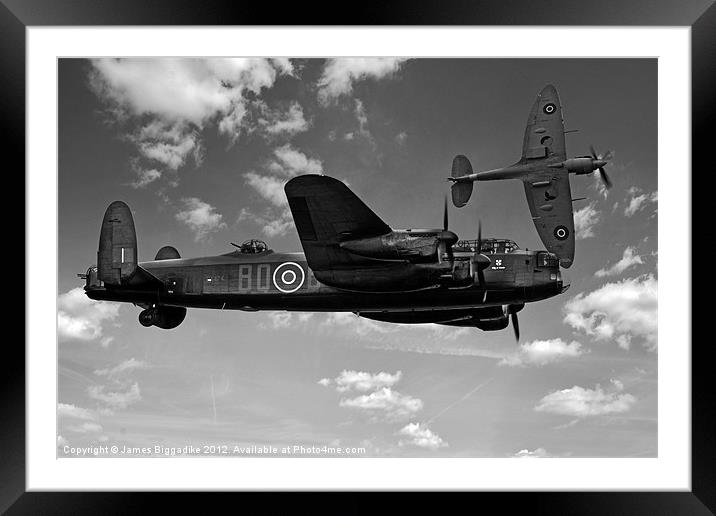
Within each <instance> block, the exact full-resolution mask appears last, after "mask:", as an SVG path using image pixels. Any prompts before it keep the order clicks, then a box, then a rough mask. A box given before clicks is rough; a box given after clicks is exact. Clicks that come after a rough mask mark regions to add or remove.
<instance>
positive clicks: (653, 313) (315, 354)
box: [57, 58, 658, 458]
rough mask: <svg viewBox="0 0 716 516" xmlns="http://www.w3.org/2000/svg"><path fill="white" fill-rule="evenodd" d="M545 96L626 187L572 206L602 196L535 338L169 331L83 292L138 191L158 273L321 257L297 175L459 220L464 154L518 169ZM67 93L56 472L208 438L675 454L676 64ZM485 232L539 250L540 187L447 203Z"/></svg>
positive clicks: (283, 68)
mask: <svg viewBox="0 0 716 516" xmlns="http://www.w3.org/2000/svg"><path fill="white" fill-rule="evenodd" d="M548 83H552V84H554V85H555V86H556V87H557V89H558V91H559V94H560V98H561V101H562V105H563V114H564V117H565V128H566V130H568V131H569V130H578V131H577V132H571V133H569V134H568V135H567V154H568V156H569V157H574V156H582V155H586V154H588V153H589V145H590V144H593V145H594V147H595V148H596V149H597V151H598V152H599V153H600V154H603V153H606V151H607V150H613V152H614V158H613V159H612V161H611V162H610V163H609V165H608V166H607V171H608V173H609V174H610V178H611V179H612V181H613V183H614V187H613V188H612V189H611V190H609V191H606V190H604V188H603V187H602V186H601V184H600V182H599V180H598V176H595V175H589V176H574V175H571V176H570V179H571V184H572V193H573V197H575V198H576V197H587V199H586V200H583V201H576V202H575V204H574V209H575V227H576V234H577V240H576V253H575V262H574V265H573V266H572V267H571V268H570V269H569V270H568V271H566V272H564V274H566V276H567V277H568V278H569V281H570V282H571V287H570V288H569V290H567V291H566V292H565V293H563V294H561V295H559V296H556V297H553V298H551V299H548V300H545V301H540V302H538V303H531V304H528V305H527V306H526V307H525V308H524V309H523V310H522V311H521V312H520V329H521V341H520V342H519V343H516V342H515V339H514V335H513V333H512V330H511V329H506V330H503V331H499V332H482V331H481V330H478V329H476V328H450V327H444V326H438V325H413V326H411V325H396V324H390V323H380V322H375V321H369V320H365V319H361V318H358V317H356V316H355V315H353V314H350V313H348V314H346V313H331V314H317V313H288V312H259V313H244V312H233V311H212V310H199V309H190V310H189V312H188V314H187V317H186V319H185V321H184V322H183V323H182V324H181V325H180V326H179V327H178V328H176V329H174V330H161V329H158V328H144V327H142V326H140V325H139V323H138V322H137V316H138V313H139V311H140V310H139V309H138V308H136V307H134V306H132V305H126V304H124V305H122V304H115V303H108V302H95V301H91V300H89V299H87V298H86V296H84V294H83V292H82V286H83V281H82V280H81V279H79V278H78V277H77V273H83V272H85V271H86V269H87V268H88V267H89V266H90V265H93V264H94V263H95V260H96V252H97V244H98V239H99V229H100V224H101V220H102V215H103V213H104V210H105V208H106V207H107V205H108V204H109V203H110V202H112V201H113V200H117V199H119V200H123V201H125V202H127V203H128V204H129V206H130V207H131V209H132V212H133V215H134V219H135V225H136V229H137V239H138V254H139V260H140V261H142V260H151V259H153V258H154V255H155V253H156V251H157V250H158V249H159V248H161V247H162V246H164V245H173V246H174V247H176V248H177V249H178V250H179V252H180V253H181V255H182V257H193V256H209V255H216V254H220V253H225V252H229V251H231V249H232V247H231V246H230V242H239V243H240V242H242V241H243V240H246V239H249V238H260V239H263V240H265V241H266V242H267V243H268V244H269V247H271V248H272V249H274V250H276V251H300V250H301V247H300V242H299V240H298V237H297V234H296V231H295V227H294V226H293V222H292V219H291V215H290V211H288V209H287V203H286V200H285V196H284V194H283V184H284V183H285V182H286V181H287V180H288V179H290V178H291V177H294V176H296V175H300V174H304V173H322V174H326V175H330V176H333V177H336V178H338V179H340V180H342V181H345V182H346V183H347V184H348V185H349V186H350V188H351V189H352V190H353V191H354V192H355V193H356V194H357V195H358V196H359V197H361V199H363V200H364V202H366V204H368V205H369V206H370V207H371V208H372V209H373V210H374V211H375V212H376V213H377V214H378V215H379V216H380V217H381V218H382V219H383V220H385V221H386V222H387V223H388V224H389V225H390V226H391V227H393V228H409V227H438V226H439V225H440V224H441V221H442V208H443V206H442V205H443V199H444V197H445V195H446V194H447V193H448V191H449V184H448V183H447V182H446V181H445V177H447V176H448V175H449V171H450V167H451V162H452V158H453V156H454V155H456V154H465V155H466V156H467V157H468V158H469V159H470V160H471V162H472V166H473V169H474V170H475V171H479V170H488V169H493V168H498V167H500V166H506V165H510V164H512V163H514V162H515V161H517V160H518V159H519V156H520V151H521V145H522V137H523V132H524V126H525V123H526V120H527V114H528V112H529V109H530V107H531V105H532V102H533V101H534V99H535V96H536V95H537V93H538V92H539V91H540V90H541V89H542V88H543V87H544V85H546V84H548ZM58 86H59V157H58V159H59V167H58V174H59V178H58V179H59V193H58V195H59V199H58V203H59V213H58V215H59V228H58V231H59V233H58V234H59V249H58V272H59V280H58V357H59V358H58V361H59V363H58V368H59V382H58V436H57V439H58V454H59V455H60V456H64V455H72V453H71V452H67V451H66V450H67V449H68V448H65V447H66V446H69V447H87V446H94V445H103V446H109V445H117V446H120V447H121V446H127V447H137V448H141V447H147V448H150V449H151V450H155V449H154V447H155V446H159V447H160V448H159V451H158V452H155V451H152V453H156V454H158V455H163V454H168V453H170V451H169V450H171V449H172V448H181V447H184V446H187V445H192V446H199V447H200V446H203V445H206V444H221V445H226V446H227V447H229V448H230V449H231V450H238V449H240V453H241V454H244V453H245V454H251V453H254V454H256V453H257V452H256V451H255V448H252V447H262V446H270V447H276V448H278V449H279V450H283V449H287V450H293V449H294V448H293V447H294V446H303V447H304V448H309V447H315V448H318V449H320V450H321V451H320V453H315V455H322V454H326V453H327V454H328V455H332V456H334V455H337V454H338V452H337V451H336V449H337V448H339V447H340V448H341V449H345V448H349V449H352V450H351V451H350V452H349V455H351V456H355V457H362V456H377V457H433V456H443V457H520V458H539V457H654V456H656V455H657V453H658V449H657V400H658V397H657V395H658V393H657V356H658V339H657V294H656V293H657V287H658V274H657V258H658V253H657V250H658V246H657V220H658V218H657V204H658V197H657V64H656V60H647V59H641V60H633V59H399V58H366V59H359V58H353V59H346V58H342V59H288V58H276V59H268V58H267V59H258V58H253V59H216V58H212V59H168V58H156V59H122V60H117V59H98V60H84V59H61V60H60V61H59V84H58ZM478 220H479V221H481V223H482V228H483V236H484V237H499V238H510V239H513V240H515V241H516V242H517V243H518V245H520V246H521V247H522V248H528V249H539V248H542V245H541V243H540V241H539V238H538V235H537V232H536V230H535V228H534V225H533V224H532V221H531V218H530V213H529V209H528V207H527V202H526V200H525V197H524V191H523V187H522V185H521V184H520V182H519V181H499V182H489V183H478V184H476V185H475V191H474V193H473V196H472V198H471V200H470V203H469V204H468V205H467V206H466V207H464V208H461V209H457V208H454V207H452V206H451V207H450V229H451V230H453V231H455V232H456V233H457V234H458V235H459V236H460V237H461V238H466V239H467V238H476V234H477V224H478ZM324 447H326V448H324ZM252 450H253V451H252ZM286 453H288V452H286ZM303 453H309V452H303ZM310 453H314V452H310ZM298 454H299V455H300V454H301V453H298ZM282 456H286V455H282ZM294 456H295V454H294ZM302 456H306V455H305V454H304V455H302Z"/></svg>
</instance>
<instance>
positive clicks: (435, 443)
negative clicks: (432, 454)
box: [398, 423, 448, 450]
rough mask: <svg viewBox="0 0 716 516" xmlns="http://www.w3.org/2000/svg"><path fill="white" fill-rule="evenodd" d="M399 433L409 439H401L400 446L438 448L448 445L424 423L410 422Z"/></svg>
mask: <svg viewBox="0 0 716 516" xmlns="http://www.w3.org/2000/svg"><path fill="white" fill-rule="evenodd" d="M398 434H399V435H402V436H405V437H407V440H403V439H401V440H400V441H399V442H398V446H406V445H412V446H417V447H419V448H427V449H429V450H437V449H438V448H443V447H446V446H447V445H448V443H446V442H445V441H444V440H443V439H442V438H441V437H440V436H439V435H438V434H436V433H435V432H433V431H432V430H430V429H429V428H428V427H427V426H426V425H424V424H422V423H408V424H407V425H405V426H404V427H403V428H401V429H400V430H399V431H398Z"/></svg>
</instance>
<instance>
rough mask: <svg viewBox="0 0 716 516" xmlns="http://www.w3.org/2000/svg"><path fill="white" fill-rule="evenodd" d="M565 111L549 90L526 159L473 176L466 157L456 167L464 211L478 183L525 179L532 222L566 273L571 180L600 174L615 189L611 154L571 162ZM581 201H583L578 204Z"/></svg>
mask: <svg viewBox="0 0 716 516" xmlns="http://www.w3.org/2000/svg"><path fill="white" fill-rule="evenodd" d="M564 135H565V130H564V120H563V119H562V105H561V103H560V101H559V95H558V94H557V90H556V88H555V87H554V86H552V85H551V84H550V85H547V86H545V87H544V88H543V89H542V91H541V92H540V94H539V95H537V99H536V100H535V101H534V104H533V105H532V109H531V110H530V114H529V117H528V118H527V127H526V129H525V136H524V141H523V144H522V157H521V158H520V160H519V161H518V162H517V163H515V164H514V165H510V166H509V167H504V168H498V169H495V170H486V171H484V172H476V173H473V170H472V165H471V164H470V161H469V160H468V159H467V158H466V157H465V156H462V155H458V156H455V159H454V160H453V163H452V175H451V177H449V178H448V180H449V181H452V182H453V185H452V188H451V190H452V200H453V204H454V205H455V206H456V207H458V208H460V207H462V206H465V205H466V204H467V202H468V201H469V200H470V196H471V195H472V185H473V183H474V182H475V181H495V180H499V179H521V180H522V182H523V184H524V188H525V195H526V196H527V204H528V205H529V208H530V213H531V214H532V220H533V221H534V224H535V226H536V228H537V232H538V233H539V236H540V238H541V239H542V243H543V244H544V245H545V247H547V250H548V251H550V252H552V253H554V254H556V255H557V256H558V257H559V260H560V264H561V265H562V267H565V268H569V267H570V266H571V265H572V262H573V261H574V220H573V213H572V202H573V201H576V200H578V199H572V192H571V189H570V184H569V174H570V173H571V174H577V175H584V174H592V173H593V172H595V171H597V170H598V171H599V174H600V176H601V178H602V181H603V183H604V186H605V187H606V188H611V186H612V183H611V181H610V180H609V176H607V173H606V172H605V170H604V167H605V166H606V165H607V163H608V162H609V160H610V159H611V157H612V153H611V152H607V153H606V154H605V155H604V156H599V155H597V153H596V151H595V150H594V148H593V147H592V148H590V151H591V155H590V156H580V157H576V158H570V159H567V150H566V145H565V141H564ZM579 200H581V199H579Z"/></svg>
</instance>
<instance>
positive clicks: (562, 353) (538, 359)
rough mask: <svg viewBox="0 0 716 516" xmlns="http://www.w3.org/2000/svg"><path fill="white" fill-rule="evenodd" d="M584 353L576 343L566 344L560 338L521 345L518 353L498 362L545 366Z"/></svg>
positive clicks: (509, 364)
mask: <svg viewBox="0 0 716 516" xmlns="http://www.w3.org/2000/svg"><path fill="white" fill-rule="evenodd" d="M585 352H586V351H585V350H584V349H583V348H582V345H581V344H580V343H579V342H577V341H572V342H566V341H563V340H562V339H560V338H556V339H551V340H535V341H532V342H525V343H524V344H521V345H520V348H519V350H518V351H516V352H514V353H512V354H510V355H508V356H506V357H505V358H503V359H502V360H500V362H499V365H506V366H528V365H545V364H549V363H552V362H558V361H561V360H565V359H567V358H575V357H578V356H581V355H583V354H584V353H585Z"/></svg>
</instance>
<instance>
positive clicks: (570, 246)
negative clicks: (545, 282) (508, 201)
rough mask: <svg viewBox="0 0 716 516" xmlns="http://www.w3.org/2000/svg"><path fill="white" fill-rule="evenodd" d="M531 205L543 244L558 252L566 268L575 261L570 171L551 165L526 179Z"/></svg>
mask: <svg viewBox="0 0 716 516" xmlns="http://www.w3.org/2000/svg"><path fill="white" fill-rule="evenodd" d="M523 184H524V187H525V195H526V196H527V204H528V205H529V207H530V213H531V214H532V221H533V222H534V223H535V227H536V228H537V233H539V236H540V238H541V239H542V243H543V244H544V245H545V247H546V248H547V250H548V251H549V252H551V253H554V254H556V255H557V256H558V257H559V259H560V264H561V265H562V267H565V268H569V267H570V266H571V265H572V262H573V261H574V217H573V213H572V192H571V188H570V186H569V173H568V172H567V171H566V170H565V169H563V168H547V167H545V168H544V170H542V171H540V172H536V173H531V174H529V175H528V176H526V177H525V178H524V179H523Z"/></svg>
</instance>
